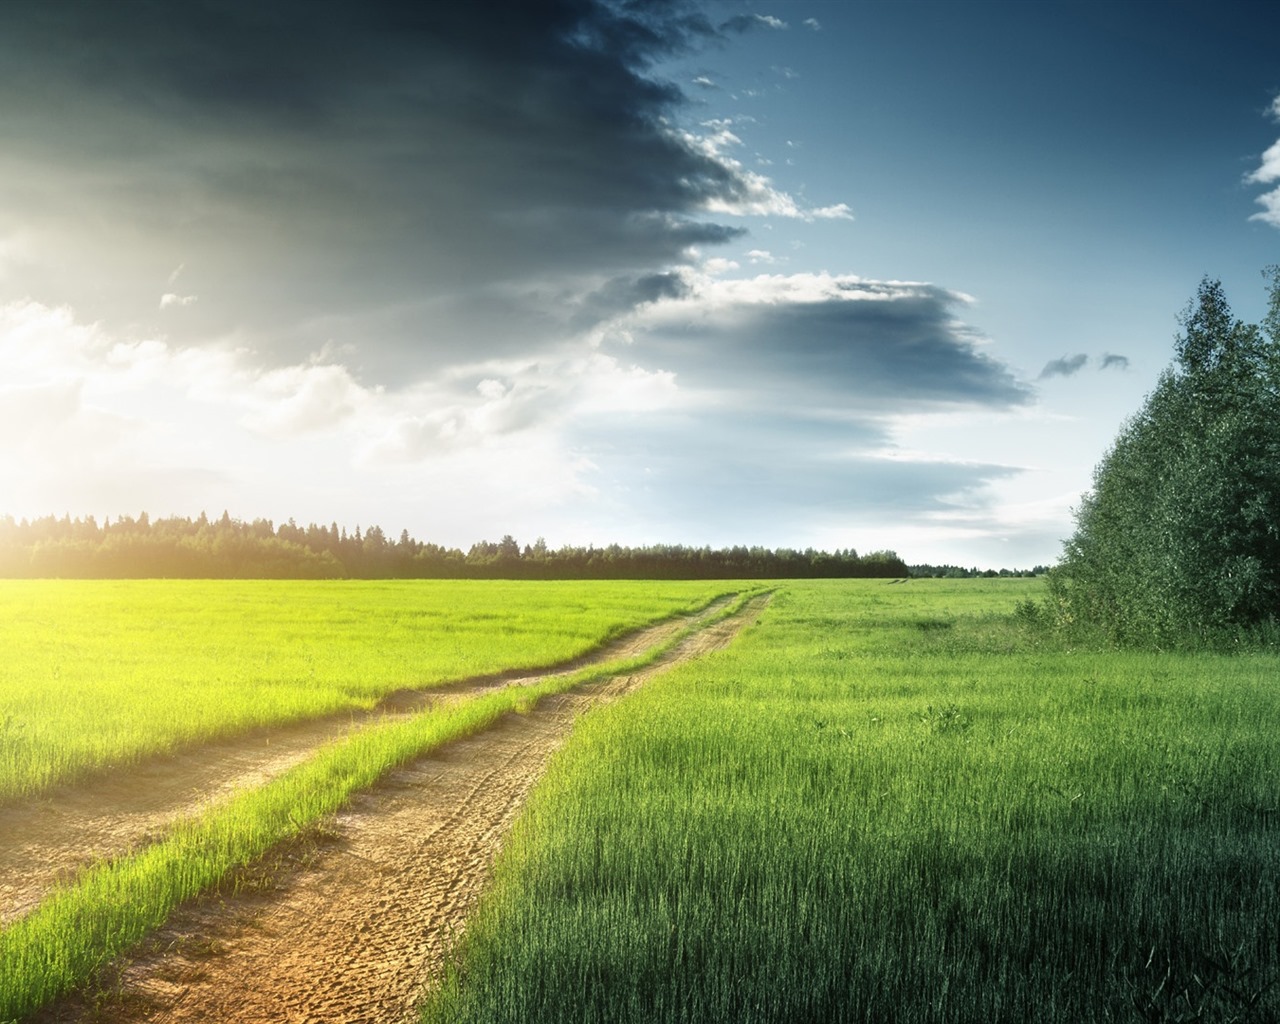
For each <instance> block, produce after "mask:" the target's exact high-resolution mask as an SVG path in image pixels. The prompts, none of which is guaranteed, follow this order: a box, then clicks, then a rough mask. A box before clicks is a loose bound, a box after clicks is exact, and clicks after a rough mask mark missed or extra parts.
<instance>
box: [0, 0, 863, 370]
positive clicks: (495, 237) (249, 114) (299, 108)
mask: <svg viewBox="0 0 1280 1024" xmlns="http://www.w3.org/2000/svg"><path fill="white" fill-rule="evenodd" d="M158 11H159V7H157V6H156V5H155V4H151V3H146V2H140V3H130V4H124V5H112V7H111V9H110V11H109V12H108V11H107V10H106V9H104V8H101V7H100V6H98V5H93V4H69V5H53V6H46V5H34V4H24V5H8V6H5V7H3V9H0V62H2V63H3V64H4V66H5V68H6V73H5V75H4V77H3V79H2V80H0V132H2V133H3V135H4V138H5V140H6V141H5V147H4V151H3V153H0V182H3V183H4V184H5V187H6V192H7V194H9V196H10V197H11V198H10V200H9V203H8V205H7V207H6V208H5V209H3V210H0V237H3V236H5V235H7V234H11V233H13V232H14V231H16V229H17V228H18V227H21V228H22V230H23V233H24V259H23V261H22V263H21V265H20V266H19V265H15V266H14V267H13V268H12V269H11V273H10V277H9V281H8V284H9V287H10V288H11V289H13V290H14V291H16V292H17V293H18V294H23V293H25V294H29V295H32V296H34V297H37V298H39V299H40V300H41V301H44V302H46V303H48V304H50V305H55V306H56V305H61V304H68V305H70V306H72V307H73V308H75V309H76V310H77V311H78V312H79V313H80V314H82V315H83V316H84V317H86V318H88V319H91V320H95V321H96V320H101V321H103V322H104V323H109V324H116V325H133V326H136V327H137V328H138V329H141V330H150V331H158V330H160V329H162V328H163V330H165V331H166V332H168V337H169V339H170V340H171V342H172V343H174V344H177V345H183V344H200V343H205V342H207V341H208V340H209V339H214V338H236V339H238V340H239V342H240V343H247V344H250V345H252V346H253V347H255V348H256V349H258V350H259V351H261V352H263V353H264V354H267V355H270V356H272V357H274V358H276V359H277V360H279V362H281V363H282V364H288V363H293V362H297V361H301V360H304V359H306V358H307V357H308V356H309V354H310V353H312V352H315V351H318V350H320V349H321V348H322V347H324V346H325V345H326V344H329V343H333V344H336V345H346V346H351V347H353V348H354V349H356V350H358V351H359V352H360V357H359V359H358V360H357V361H356V362H355V363H354V364H353V368H355V369H356V370H357V372H359V373H361V374H363V375H365V376H367V377H369V378H370V379H377V380H382V381H384V382H388V383H390V382H393V381H394V380H402V379H403V378H404V376H405V375H406V374H409V375H411V376H417V375H420V374H424V373H431V372H436V371H438V370H439V369H440V368H441V367H443V366H447V365H450V364H451V363H452V362H453V361H455V360H457V359H459V358H464V357H469V356H470V355H473V354H474V353H475V352H476V351H477V350H483V351H486V352H488V353H489V354H492V355H495V356H501V355H503V354H505V353H508V352H509V351H510V350H511V348H512V347H513V346H514V345H515V344H516V340H515V339H517V338H518V339H519V344H520V345H521V346H522V347H523V348H524V349H525V350H534V349H538V348H543V349H545V348H547V347H554V346H556V345H558V344H560V343H561V342H562V341H563V339H564V337H565V334H566V333H567V332H568V331H569V330H571V329H572V327H573V324H572V323H570V319H571V318H570V317H566V316H565V315H562V314H563V312H564V311H565V310H566V309H568V310H572V315H573V316H576V315H579V314H580V312H581V309H582V306H583V304H582V302H581V301H580V300H581V298H582V296H585V295H589V294H592V293H594V292H596V291H598V290H599V289H600V287H601V285H602V283H603V282H605V281H608V280H612V279H615V278H633V279H641V278H644V277H646V276H648V275H651V274H654V273H664V272H668V271H670V270H671V269H672V268H674V267H677V266H680V265H682V264H685V263H688V262H690V260H691V258H692V256H691V253H692V251H693V250H695V249H699V248H705V247H709V246H715V245H719V244H723V243H724V242H726V241H729V240H732V239H734V238H737V237H739V236H740V235H741V234H742V232H743V228H742V227H740V226H738V225H736V224H728V223H724V222H722V215H733V216H735V217H748V216H785V217H795V218H827V217H836V218H841V217H847V216H848V208H847V207H844V206H841V205H840V204H834V205H832V204H823V205H820V206H816V207H815V208H813V209H809V208H807V207H805V206H804V205H802V204H800V203H798V202H797V201H796V200H795V199H794V198H793V197H791V196H789V195H787V194H786V193H785V192H783V191H781V190H780V189H778V188H777V187H776V186H775V185H774V184H773V182H771V181H770V180H769V179H768V178H766V177H765V176H763V175H761V174H759V173H756V172H748V171H746V170H745V169H744V168H743V167H742V165H741V164H740V163H739V162H738V161H736V160H734V159H732V158H731V157H730V155H729V149H730V148H731V146H732V145H733V144H734V142H736V140H733V141H731V140H730V138H729V136H728V135H725V134H722V133H720V134H716V133H713V136H712V137H703V136H701V134H700V133H699V131H698V130H694V131H689V130H687V129H681V128H680V127H679V126H680V124H681V120H682V117H683V116H684V115H685V114H686V113H687V110H688V106H689V104H688V100H687V98H686V97H685V95H684V94H683V93H682V92H681V90H680V89H679V88H678V87H676V86H675V85H673V84H671V83H670V82H664V81H660V80H658V79H656V78H655V77H654V76H653V74H652V68H653V65H654V63H655V62H656V61H658V60H660V59H662V58H664V57H667V56H670V55H672V54H676V53H681V52H689V51H692V50H695V49H696V48H697V47H699V46H702V45H704V44H706V43H707V42H708V41H711V40H713V39H715V38H716V34H717V33H716V30H715V29H714V28H713V27H712V26H711V25H710V23H708V22H707V21H706V19H705V18H704V17H702V16H701V15H700V14H699V12H698V10H697V8H695V7H693V6H688V5H683V4H679V3H672V4H661V5H639V4H626V5H610V4H604V3H598V2H591V0H549V2H547V3H544V4H538V5H529V4H526V3H523V2H516V0H504V2H500V3H491V4H484V5H476V4H428V5H420V6H416V7H415V6H412V5H411V6H406V5H404V4H401V3H396V2H392V0H382V2H379V0H371V2H369V3H361V4H343V5H337V6H335V7H333V9H332V10H330V11H328V12H327V14H326V16H325V17H323V18H317V17H314V16H312V14H311V12H310V8H309V7H308V6H307V5H306V4H303V3H300V2H299V3H289V2H284V3H276V4H271V5H267V6H264V7H253V8H249V7H243V6H236V5H230V6H228V5H218V4H198V3H197V4H190V5H183V6H182V8H181V9H180V10H177V11H170V10H168V8H165V10H164V14H163V17H161V16H159V14H158V13H157V12H158ZM744 17H746V18H747V20H748V21H749V22H750V23H751V25H752V26H758V27H773V28H776V27H779V26H780V25H781V24H782V23H781V22H779V21H778V19H776V18H772V17H770V16H764V15H761V16H756V15H749V16H744ZM37 55H38V56H37ZM726 130H727V129H726ZM730 134H731V133H730ZM175 266H177V267H179V268H180V270H181V273H182V275H183V280H184V282H190V285H189V287H188V288H185V289H183V292H182V293H180V292H179V291H178V290H177V289H176V288H172V287H171V288H169V289H164V290H163V291H164V293H165V294H168V295H173V296H175V298H174V299H171V300H169V301H168V302H164V304H163V309H164V311H165V312H166V313H169V312H172V309H171V307H172V306H174V305H176V304H178V303H179V301H180V299H181V298H182V297H183V294H184V293H195V292H198V293H199V294H200V295H201V296H202V299H201V301H200V302H199V303H198V304H193V305H191V306H189V307H187V308H185V309H184V310H183V316H182V317H181V319H180V320H179V319H178V318H172V317H169V318H167V319H166V321H165V322H163V323H162V321H161V320H160V319H157V318H156V317H157V316H158V315H159V312H160V311H159V310H157V305H156V298H155V294H156V293H155V287H154V282H155V281H156V280H157V279H159V278H163V277H165V276H166V275H169V276H170V278H171V282H172V279H173V278H176V276H177V272H176V271H173V269H172V268H174V267H175ZM85 282H94V285H93V286H92V287H89V286H88V285H86V284H85ZM214 296H216V300H215V299H214ZM565 297H569V300H570V301H567V302H566V301H564V299H565Z"/></svg>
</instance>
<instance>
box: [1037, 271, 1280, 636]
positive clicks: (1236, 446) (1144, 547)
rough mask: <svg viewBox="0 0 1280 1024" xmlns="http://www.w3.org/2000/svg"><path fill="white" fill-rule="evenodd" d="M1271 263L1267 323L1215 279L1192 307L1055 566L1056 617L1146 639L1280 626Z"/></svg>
mask: <svg viewBox="0 0 1280 1024" xmlns="http://www.w3.org/2000/svg"><path fill="white" fill-rule="evenodd" d="M1263 273H1264V277H1265V278H1266V279H1267V280H1268V281H1269V303H1268V311H1267V313H1266V316H1265V317H1264V319H1263V321H1262V322H1261V323H1260V324H1250V323H1245V322H1244V321H1242V320H1239V319H1237V318H1236V317H1235V316H1234V315H1233V314H1232V312H1231V307H1230V306H1229V305H1228V303H1227V299H1226V295H1225V294H1224V292H1223V289H1222V284H1221V282H1219V281H1216V280H1210V279H1208V278H1206V279H1205V280H1203V281H1202V282H1201V284H1200V288H1199V291H1198V292H1197V294H1196V296H1195V298H1194V299H1193V300H1192V302H1191V303H1190V304H1189V305H1188V306H1187V308H1186V309H1185V310H1184V311H1183V313H1182V316H1181V318H1180V321H1181V328H1182V329H1181V331H1180V332H1179V334H1178V335H1177V337H1176V339H1175V347H1174V357H1175V358H1174V361H1173V363H1172V364H1171V365H1170V366H1169V367H1168V368H1167V369H1166V370H1165V371H1164V373H1163V374H1162V375H1161V376H1160V378H1159V381H1158V382H1157V384H1156V387H1155V390H1154V391H1152V392H1151V394H1150V395H1148V396H1147V399H1146V401H1145V403H1144V405H1143V407H1142V408H1141V409H1140V410H1139V411H1138V412H1137V413H1136V414H1134V416H1133V417H1131V418H1130V419H1129V421H1128V422H1127V423H1125V424H1124V426H1123V427H1122V428H1121V430H1120V433H1119V435H1118V436H1117V437H1116V439H1115V442H1114V443H1113V444H1112V446H1111V448H1110V450H1109V451H1108V452H1106V454H1105V455H1104V457H1103V459H1102V461H1101V462H1100V463H1099V464H1098V467H1097V469H1096V470H1095V471H1094V478H1093V489H1092V491H1090V492H1089V493H1088V494H1086V495H1085V496H1084V498H1083V500H1082V501H1081V503H1080V506H1079V507H1078V508H1077V510H1076V531H1075V534H1074V535H1073V536H1072V537H1071V538H1070V540H1068V541H1067V543H1066V545H1065V549H1064V553H1063V557H1062V560H1061V562H1060V564H1059V566H1058V567H1057V568H1056V569H1055V570H1054V572H1053V573H1051V575H1050V578H1051V587H1052V592H1053V596H1054V601H1055V610H1056V613H1057V615H1058V618H1059V621H1060V622H1063V623H1065V624H1066V625H1069V626H1085V627H1090V628H1096V629H1099V630H1101V631H1102V632H1103V633H1104V634H1105V635H1106V636H1107V637H1108V638H1109V639H1111V640H1112V641H1115V642H1118V643H1124V644H1138V645H1143V646H1179V645H1185V644H1201V643H1213V644H1216V643H1219V642H1220V641H1222V640H1224V639H1230V640H1233V641H1237V640H1240V639H1241V638H1253V639H1256V638H1259V637H1268V638H1270V639H1271V640H1272V641H1274V639H1275V638H1276V637H1277V636H1278V635H1280V622H1278V620H1280V267H1269V268H1267V270H1265V271H1264V272H1263Z"/></svg>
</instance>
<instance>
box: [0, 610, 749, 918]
mask: <svg viewBox="0 0 1280 1024" xmlns="http://www.w3.org/2000/svg"><path fill="white" fill-rule="evenodd" d="M730 600H731V598H723V599H721V600H719V601H717V602H715V603H713V604H712V605H710V606H709V607H708V608H707V609H705V610H704V611H702V612H699V613H697V614H695V615H690V616H684V617H678V618H675V619H671V620H668V621H666V622H661V623H658V624H657V625H654V626H649V627H646V628H644V629H639V630H636V631H634V632H632V633H629V634H627V635H626V636H623V637H621V638H619V639H617V640H615V641H613V642H611V643H609V644H606V645H605V646H603V647H600V648H598V649H597V650H595V651H592V652H591V653H589V654H587V655H584V656H582V657H580V658H576V659H574V660H573V661H571V662H566V663H564V664H562V665H559V666H557V667H556V668H554V669H552V670H547V671H541V672H508V673H503V674H501V675H494V676H485V677H479V678H475V679H470V680H463V681H461V682H458V683H449V684H446V685H444V686H439V687H431V688H429V689H423V690H400V691H397V692H396V693H393V694H391V695H390V696H389V697H387V698H386V699H385V700H384V701H383V702H382V703H381V704H379V706H378V707H377V708H375V709H374V710H373V711H370V712H358V713H354V714H351V713H348V714H344V715H341V716H334V717H329V718H324V719H317V720H313V721H309V722H300V723H296V724H293V725H288V726H281V727H277V728H273V729H269V730H257V731H255V732H253V733H250V734H247V735H244V736H240V737H236V738H234V739H231V740H225V741H220V742H216V743H210V744H207V745H204V746H200V747H196V748H192V749H189V750H186V751H183V752H181V753H178V754H173V755H167V756H162V757H155V758H151V759H149V760H147V761H145V762H143V763H141V764H139V765H136V766H130V767H123V768H119V769H115V770H110V771H106V772H102V773H99V774H97V775H95V776H93V777H92V778H90V779H88V780H86V781H85V782H83V783H81V784H79V785H76V786H66V787H62V788H61V789H58V790H56V791H54V792H52V793H49V794H46V795H44V796H42V797H39V798H37V799H33V800H28V801H23V802H17V803H11V804H8V805H3V806H0V926H3V925H5V924H8V923H9V922H11V921H13V920H15V919H16V918H18V917H21V916H22V915H23V914H25V913H27V912H28V911H29V910H31V909H32V908H33V907H35V905H36V904H37V903H39V902H40V900H41V899H43V898H44V897H45V896H46V895H47V894H48V893H49V891H50V890H51V889H52V888H53V886H54V885H55V884H56V883H57V882H59V881H60V880H66V879H71V878H73V877H75V874H76V872H77V871H79V870H80V869H81V868H83V867H85V866H86V865H89V864H92V863H94V862H96V861H99V860H102V859H104V858H107V857H112V856H118V855H120V854H122V853H126V852H128V851H129V850H132V849H136V848H137V847H139V846H141V845H143V844H145V843H147V842H149V841H151V840H152V839H153V838H154V837H156V836H158V835H159V834H160V833H162V832H163V831H164V830H165V829H166V828H167V827H168V826H169V825H171V824H172V823H173V822H174V821H175V820H177V819H179V818H183V817H186V816H188V815H190V814H192V813H194V812H196V811H198V810H199V809H201V808H202V807H205V806H207V805H209V804H211V803H216V802H218V801H220V800H224V799H226V798H227V797H229V796H231V795H232V794H233V793H235V792H238V791H240V790H243V789H246V788H249V787H252V786H258V785H261V784H262V783H264V782H266V781H268V780H269V779H272V778H274V777H275V776H277V775H280V774H282V773H283V772H285V771H287V770H288V769H290V768H292V767H293V766H294V765H296V764H298V763H300V762H302V761H305V760H306V759H307V758H308V757H310V756H311V755H312V754H313V753H314V752H315V750H316V749H317V748H318V747H320V746H321V745H323V744H325V743H327V742H329V741H330V740H334V739H337V738H338V737H340V736H343V735H346V734H347V733H350V732H352V731H354V730H356V729H360V728H365V727H367V726H368V725H370V724H371V723H377V722H381V721H384V720H385V719H386V718H387V717H388V716H394V715H408V714H415V713H417V712H419V711H421V710H423V709H424V708H427V707H430V706H431V705H432V704H435V703H441V702H448V701H456V700H462V699H464V698H466V697H469V696H472V695H474V694H476V693H479V692H482V691H484V690H488V689H494V688H497V687H501V686H518V685H531V684H533V683H535V682H538V681H540V680H542V679H545V678H547V677H548V676H555V675H562V674H565V673H568V672H572V671H576V670H578V669H580V668H584V667H586V666H589V665H593V664H601V663H603V662H606V661H611V660H613V659H616V658H627V657H634V656H636V655H639V654H642V653H644V652H645V651H647V650H649V649H650V648H652V647H655V646H657V645H658V644H660V643H663V642H664V641H666V640H669V639H670V638H671V636H672V635H673V634H675V633H676V632H677V631H678V630H680V629H683V628H684V627H686V626H687V625H689V623H690V622H691V621H701V620H703V619H705V618H707V617H709V616H711V615H714V614H715V613H716V612H717V611H720V610H721V609H722V608H723V607H724V606H725V605H726V604H727V603H728V602H729V601H730Z"/></svg>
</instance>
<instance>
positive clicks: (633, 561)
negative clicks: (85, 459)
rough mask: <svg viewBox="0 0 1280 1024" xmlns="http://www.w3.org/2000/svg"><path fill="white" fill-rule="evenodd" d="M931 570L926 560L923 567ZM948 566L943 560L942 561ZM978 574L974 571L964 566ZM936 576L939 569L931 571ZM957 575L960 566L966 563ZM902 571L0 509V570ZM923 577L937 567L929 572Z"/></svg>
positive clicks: (89, 573) (852, 561)
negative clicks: (27, 514)
mask: <svg viewBox="0 0 1280 1024" xmlns="http://www.w3.org/2000/svg"><path fill="white" fill-rule="evenodd" d="M923 568H928V569H930V570H932V569H933V568H934V567H931V566H930V567H923ZM943 568H947V569H950V568H952V567H943ZM976 573H977V571H976V570H974V571H973V574H976ZM938 574H939V575H941V573H938ZM957 574H966V573H965V572H964V571H963V570H960V571H958V573H957ZM909 575H911V570H910V568H909V567H908V566H907V565H906V564H905V563H904V562H903V561H902V559H900V558H899V557H898V556H897V555H896V554H894V553H893V552H892V551H873V552H871V553H869V554H865V555H859V554H858V553H857V552H856V551H854V550H852V549H847V550H844V551H834V552H826V551H815V550H813V549H811V548H810V549H808V550H805V551H793V550H789V549H785V548H783V549H779V550H777V551H773V550H769V549H767V548H762V547H750V548H748V547H732V548H721V549H713V548H709V547H702V548H698V547H685V546H683V545H679V544H676V545H668V544H655V545H650V546H647V547H634V548H633V547H622V546H620V545H617V544H610V545H608V546H607V547H562V548H556V549H552V548H549V547H547V545H546V544H545V543H544V542H543V541H542V540H541V539H539V540H538V541H537V543H535V544H532V545H529V544H526V545H524V546H523V547H522V546H521V545H520V544H518V543H517V542H516V541H515V540H514V539H513V538H512V537H510V536H507V537H503V538H502V540H500V541H498V542H497V543H491V542H488V541H481V542H480V543H478V544H473V545H472V546H471V549H470V550H469V551H466V552H463V551H462V550H460V549H458V548H446V547H441V546H440V545H438V544H430V543H423V542H422V541H417V540H414V539H413V538H412V537H410V536H409V532H408V531H407V530H405V531H403V532H401V534H400V536H399V538H398V539H396V540H392V539H390V538H389V537H387V535H386V534H384V533H383V531H382V529H381V528H380V527H377V526H370V527H368V528H367V529H365V530H364V531H361V530H360V528H359V527H357V528H356V529H355V530H354V531H353V532H351V533H348V532H347V531H346V529H345V528H340V527H339V526H338V525H337V524H336V523H334V524H331V525H329V526H317V525H316V524H314V523H312V524H310V525H308V526H298V525H297V524H296V523H294V521H293V520H292V519H291V520H289V522H287V523H282V524H281V525H279V526H276V525H274V524H273V523H272V522H271V521H270V520H267V519H255V520H253V521H252V522H243V521H241V520H238V519H232V518H231V517H230V516H229V515H228V514H227V513H225V512H224V513H223V514H222V517H221V518H220V519H209V518H208V517H207V516H205V515H203V514H202V515H201V516H200V517H199V518H198V519H183V518H176V517H174V518H166V519H151V518H150V517H149V516H148V515H147V514H146V513H145V512H144V513H142V514H141V515H139V516H138V517H137V518H136V519H135V518H133V517H131V516H120V517H118V518H117V519H115V520H110V519H108V520H106V521H104V522H103V523H101V524H99V523H98V522H97V521H96V520H95V519H94V518H93V517H92V516H89V517H87V518H85V519H72V518H71V517H70V516H64V517H62V518H58V517H55V516H47V517H44V518H40V519H36V520H34V521H28V520H25V519H23V520H15V519H14V518H13V517H12V516H0V577H8V578H57V577H63V578H80V579H84V578H90V579H125V578H133V579H137V578H164V577H172V578H195V579H486V578H492V579H701V578H706V579H787V578H820V577H885V578H894V577H896V578H902V577H906V576H909ZM923 575H935V573H934V572H932V571H930V572H927V573H923Z"/></svg>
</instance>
